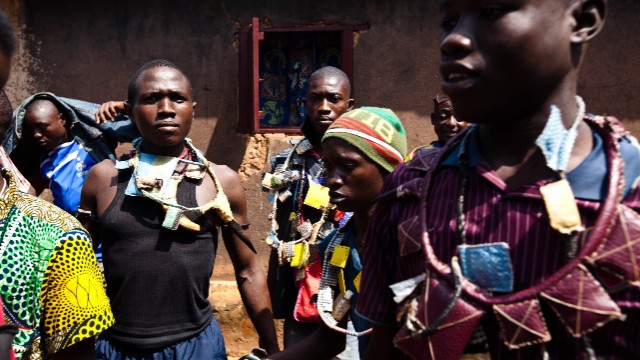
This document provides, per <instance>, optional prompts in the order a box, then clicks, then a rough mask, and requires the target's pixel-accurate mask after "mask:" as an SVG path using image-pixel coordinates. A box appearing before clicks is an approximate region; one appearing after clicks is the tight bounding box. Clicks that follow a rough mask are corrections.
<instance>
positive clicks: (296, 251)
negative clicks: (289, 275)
mask: <svg viewBox="0 0 640 360" xmlns="http://www.w3.org/2000/svg"><path fill="white" fill-rule="evenodd" d="M308 252H309V244H307V243H305V242H299V243H296V244H295V245H294V246H293V257H292V258H291V262H290V265H291V267H299V266H300V265H303V263H304V262H305V258H306V259H308V258H309V255H308Z"/></svg>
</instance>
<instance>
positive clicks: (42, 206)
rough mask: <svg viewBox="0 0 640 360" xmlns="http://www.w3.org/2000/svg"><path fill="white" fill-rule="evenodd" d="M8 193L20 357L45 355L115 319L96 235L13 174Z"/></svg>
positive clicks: (3, 214)
mask: <svg viewBox="0 0 640 360" xmlns="http://www.w3.org/2000/svg"><path fill="white" fill-rule="evenodd" d="M3 175H4V177H5V179H7V180H8V187H7V189H6V192H5V193H4V194H3V196H2V197H1V198H0V236H1V238H0V264H1V265H0V297H1V299H2V303H3V310H4V314H5V321H6V322H7V323H12V324H15V325H18V327H19V332H18V334H17V335H16V337H15V339H14V343H13V350H14V352H15V354H16V358H18V359H42V358H48V355H50V354H53V353H55V352H57V351H59V350H62V349H64V348H67V347H69V346H71V345H73V344H76V343H78V342H80V341H82V340H84V339H86V338H89V337H91V336H94V335H97V334H100V333H101V332H102V331H103V330H105V329H107V328H108V327H109V326H111V325H112V324H113V322H114V319H113V315H112V313H111V308H110V305H109V299H108V298H107V296H106V294H105V292H104V288H103V285H102V284H103V281H102V275H101V273H100V269H99V268H98V263H97V261H96V258H95V256H94V254H93V249H92V245H91V239H90V238H89V236H88V234H87V233H86V232H85V230H84V229H83V228H82V225H80V223H79V222H78V221H77V220H76V219H75V218H74V217H72V216H71V215H69V214H68V213H66V212H64V211H63V210H62V209H59V208H58V207H56V206H54V205H53V204H50V203H48V202H46V201H43V200H41V199H38V198H36V197H33V196H30V195H27V194H24V193H22V192H20V191H19V190H18V189H17V187H16V182H15V179H14V177H13V174H11V172H9V171H6V170H5V171H3Z"/></svg>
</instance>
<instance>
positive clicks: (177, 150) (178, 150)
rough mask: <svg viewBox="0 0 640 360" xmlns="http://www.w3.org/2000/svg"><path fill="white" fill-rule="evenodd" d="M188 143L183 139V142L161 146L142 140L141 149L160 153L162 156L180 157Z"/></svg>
mask: <svg viewBox="0 0 640 360" xmlns="http://www.w3.org/2000/svg"><path fill="white" fill-rule="evenodd" d="M185 146H186V144H185V142H184V141H183V142H182V143H180V144H178V145H175V146H169V147H161V146H156V145H154V144H151V143H149V142H145V141H144V140H143V141H142V144H141V145H140V151H141V152H143V153H147V154H153V155H160V156H171V157H179V156H180V155H182V153H183V152H184V148H185Z"/></svg>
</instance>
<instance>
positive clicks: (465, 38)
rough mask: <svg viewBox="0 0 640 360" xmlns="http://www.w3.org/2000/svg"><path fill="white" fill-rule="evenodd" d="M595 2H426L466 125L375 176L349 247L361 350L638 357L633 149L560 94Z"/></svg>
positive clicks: (590, 25) (598, 12)
mask: <svg viewBox="0 0 640 360" xmlns="http://www.w3.org/2000/svg"><path fill="white" fill-rule="evenodd" d="M606 7H607V4H606V0H562V1H558V0H513V1H501V2H478V1H472V0H443V1H441V5H440V9H441V10H440V11H441V27H442V30H443V40H442V44H441V47H440V51H441V67H440V71H441V74H442V78H443V82H442V88H443V91H444V92H445V93H446V94H447V95H449V97H450V98H451V100H452V102H453V105H454V113H455V115H456V117H458V118H463V119H465V120H468V121H470V122H472V123H475V125H474V126H472V127H471V128H470V129H467V130H466V131H465V132H463V133H461V134H460V135H459V136H457V137H456V138H454V139H453V140H452V141H450V142H449V143H448V144H447V146H445V147H444V148H443V149H441V150H438V151H434V152H429V153H428V154H423V155H419V156H418V157H416V158H415V159H413V160H411V161H410V162H408V163H406V164H405V165H404V166H401V167H400V168H398V169H397V170H396V171H395V172H394V173H392V174H391V175H390V176H389V177H387V180H386V183H385V187H384V189H383V193H385V192H386V195H383V196H382V197H381V199H380V201H379V203H378V205H377V206H376V208H375V209H374V213H373V214H372V218H371V221H370V223H369V224H370V226H369V229H368V232H367V234H368V235H367V237H366V243H365V248H364V252H363V256H362V259H363V262H364V264H363V275H362V287H361V293H360V297H359V301H358V305H357V311H358V312H359V314H361V315H362V316H364V317H366V318H368V319H369V320H371V321H372V322H373V323H374V324H376V325H375V326H374V332H373V335H372V339H371V341H370V346H369V349H368V351H367V355H366V357H365V358H366V359H392V358H400V357H401V356H402V355H401V354H399V353H398V349H394V347H393V345H394V344H395V346H396V347H397V348H399V349H401V350H402V351H403V352H404V353H406V354H409V355H410V356H411V357H414V358H427V359H434V358H437V359H459V358H460V356H461V355H462V354H463V353H484V354H488V355H490V356H491V358H493V359H500V358H527V359H528V358H543V357H545V358H562V359H573V358H582V357H592V358H593V357H595V356H598V357H599V358H613V359H627V358H635V357H637V356H638V353H639V352H640V291H639V290H638V287H637V286H633V284H637V283H638V280H640V279H639V274H640V269H639V268H638V265H637V264H640V246H638V245H637V244H636V243H638V241H635V238H637V236H635V237H634V236H633V235H634V234H637V233H636V232H635V231H636V229H637V227H638V225H640V221H638V219H639V218H637V215H636V214H635V212H637V211H638V210H640V189H638V186H637V183H638V179H639V177H640V149H639V148H638V145H637V142H636V141H635V139H633V138H632V137H630V136H627V135H624V131H623V129H622V128H621V125H620V124H619V122H617V121H616V120H615V119H604V118H602V117H595V116H592V115H589V114H585V106H584V102H583V101H582V99H581V98H579V97H577V96H576V82H577V74H578V70H579V67H580V64H581V60H582V57H583V55H584V52H585V48H586V43H587V42H588V41H589V40H591V39H592V38H593V37H594V36H595V35H596V34H597V33H598V32H599V31H600V29H601V28H602V25H603V21H604V14H605V9H606ZM619 160H622V163H623V164H624V173H623V175H620V174H621V171H619V170H620V168H621V167H618V164H620V162H619ZM618 180H620V181H618ZM618 183H619V184H620V186H617V185H618ZM401 185H402V187H400V188H399V186H401ZM412 195H413V196H412ZM619 199H622V200H621V201H620V200H619ZM611 209H613V210H611ZM629 209H632V210H629ZM615 214H620V215H619V217H620V219H621V220H619V219H617V216H618V215H616V216H614V215H615ZM621 214H625V215H621ZM623 217H624V219H623ZM623 220H624V221H623ZM612 228H613V230H611V231H609V230H610V229H612ZM617 244H621V245H620V246H618V245H617ZM614 255H615V256H618V255H623V256H621V257H616V258H615V259H616V260H615V261H609V259H610V258H612V257H613V256H614ZM621 259H622V260H621ZM612 269H613V270H621V271H612ZM418 276H422V277H418ZM412 278H413V281H411V282H402V281H404V280H407V279H412ZM399 282H402V283H400V284H398V283H399ZM416 284H417V285H416ZM390 285H393V286H392V287H391V288H390ZM394 300H395V301H394ZM397 303H399V304H400V306H399V305H398V304H397ZM394 336H395V338H394Z"/></svg>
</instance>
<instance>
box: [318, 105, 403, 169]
mask: <svg viewBox="0 0 640 360" xmlns="http://www.w3.org/2000/svg"><path fill="white" fill-rule="evenodd" d="M332 137H336V138H339V139H342V140H344V141H346V142H347V143H349V144H350V145H352V146H355V147H356V148H357V149H358V150H360V151H361V152H362V153H363V154H364V155H365V156H366V157H368V158H369V159H370V160H371V161H373V162H375V163H376V164H378V165H380V166H381V167H382V168H384V169H385V170H387V171H389V172H391V171H393V169H394V168H395V167H396V166H398V165H400V164H401V163H402V161H403V159H404V156H405V154H406V152H407V136H406V134H405V131H404V127H403V126H402V123H401V122H400V119H398V117H397V116H396V114H395V113H394V112H393V111H391V110H389V109H384V108H377V107H361V108H359V109H356V110H351V111H349V112H346V113H344V114H342V116H340V117H339V118H338V119H337V120H336V121H334V122H333V123H331V125H330V126H329V128H328V129H327V131H326V132H325V134H324V136H323V137H322V141H323V142H324V141H325V140H326V139H328V138H332Z"/></svg>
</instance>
